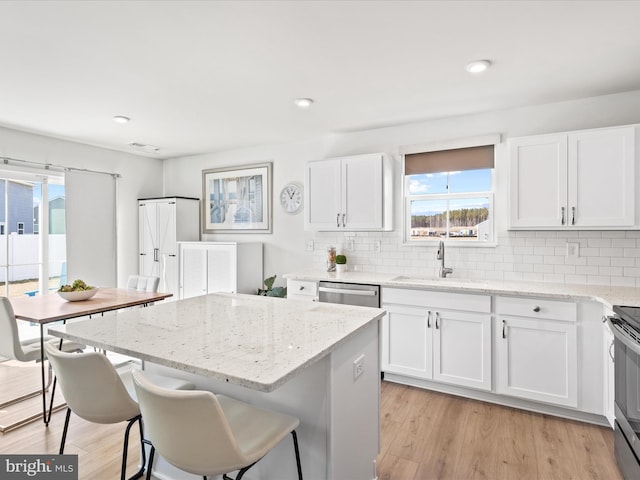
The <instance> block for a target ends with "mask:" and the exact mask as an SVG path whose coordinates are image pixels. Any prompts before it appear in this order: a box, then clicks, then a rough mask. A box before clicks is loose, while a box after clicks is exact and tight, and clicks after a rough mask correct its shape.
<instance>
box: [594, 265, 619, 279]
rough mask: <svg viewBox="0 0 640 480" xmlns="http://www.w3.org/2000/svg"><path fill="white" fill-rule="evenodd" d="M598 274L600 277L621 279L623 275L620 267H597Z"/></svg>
mask: <svg viewBox="0 0 640 480" xmlns="http://www.w3.org/2000/svg"><path fill="white" fill-rule="evenodd" d="M598 273H599V274H600V276H607V277H621V276H622V275H623V273H624V270H623V268H622V267H599V268H598Z"/></svg>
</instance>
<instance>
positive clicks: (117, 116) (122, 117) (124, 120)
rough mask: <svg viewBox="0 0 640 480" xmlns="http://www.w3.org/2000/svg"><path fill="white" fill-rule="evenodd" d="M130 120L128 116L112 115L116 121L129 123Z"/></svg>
mask: <svg viewBox="0 0 640 480" xmlns="http://www.w3.org/2000/svg"><path fill="white" fill-rule="evenodd" d="M130 120H131V119H130V118H129V117H125V116H124V115H116V116H115V117H113V121H114V122H116V123H129V121H130Z"/></svg>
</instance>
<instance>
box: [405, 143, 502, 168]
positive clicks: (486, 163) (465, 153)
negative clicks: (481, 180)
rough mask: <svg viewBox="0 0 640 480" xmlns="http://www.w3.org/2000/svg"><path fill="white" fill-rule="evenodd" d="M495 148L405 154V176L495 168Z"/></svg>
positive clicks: (487, 146) (455, 149)
mask: <svg viewBox="0 0 640 480" xmlns="http://www.w3.org/2000/svg"><path fill="white" fill-rule="evenodd" d="M493 158H494V146H493V145H482V146H478V147H467V148H454V149H450V150H437V151H433V152H421V153H411V154H405V157H404V173H405V175H416V174H421V173H437V172H457V171H460V170H479V169H483V168H493V166H494V161H493Z"/></svg>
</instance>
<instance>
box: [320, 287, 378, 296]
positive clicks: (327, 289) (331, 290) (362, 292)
mask: <svg viewBox="0 0 640 480" xmlns="http://www.w3.org/2000/svg"><path fill="white" fill-rule="evenodd" d="M318 291H320V292H324V293H340V294H342V295H363V296H365V297H375V296H376V295H377V294H378V292H376V291H375V290H355V289H348V288H330V287H319V288H318Z"/></svg>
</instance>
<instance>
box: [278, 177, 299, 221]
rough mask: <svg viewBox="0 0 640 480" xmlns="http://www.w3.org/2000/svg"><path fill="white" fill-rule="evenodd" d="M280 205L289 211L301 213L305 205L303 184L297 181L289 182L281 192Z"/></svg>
mask: <svg viewBox="0 0 640 480" xmlns="http://www.w3.org/2000/svg"><path fill="white" fill-rule="evenodd" d="M280 205H282V208H284V211H285V212H287V213H291V214H296V213H300V212H301V211H302V207H303V198H302V185H300V184H299V183H295V182H291V183H287V184H286V185H285V186H284V188H283V189H282V191H281V192H280Z"/></svg>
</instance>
